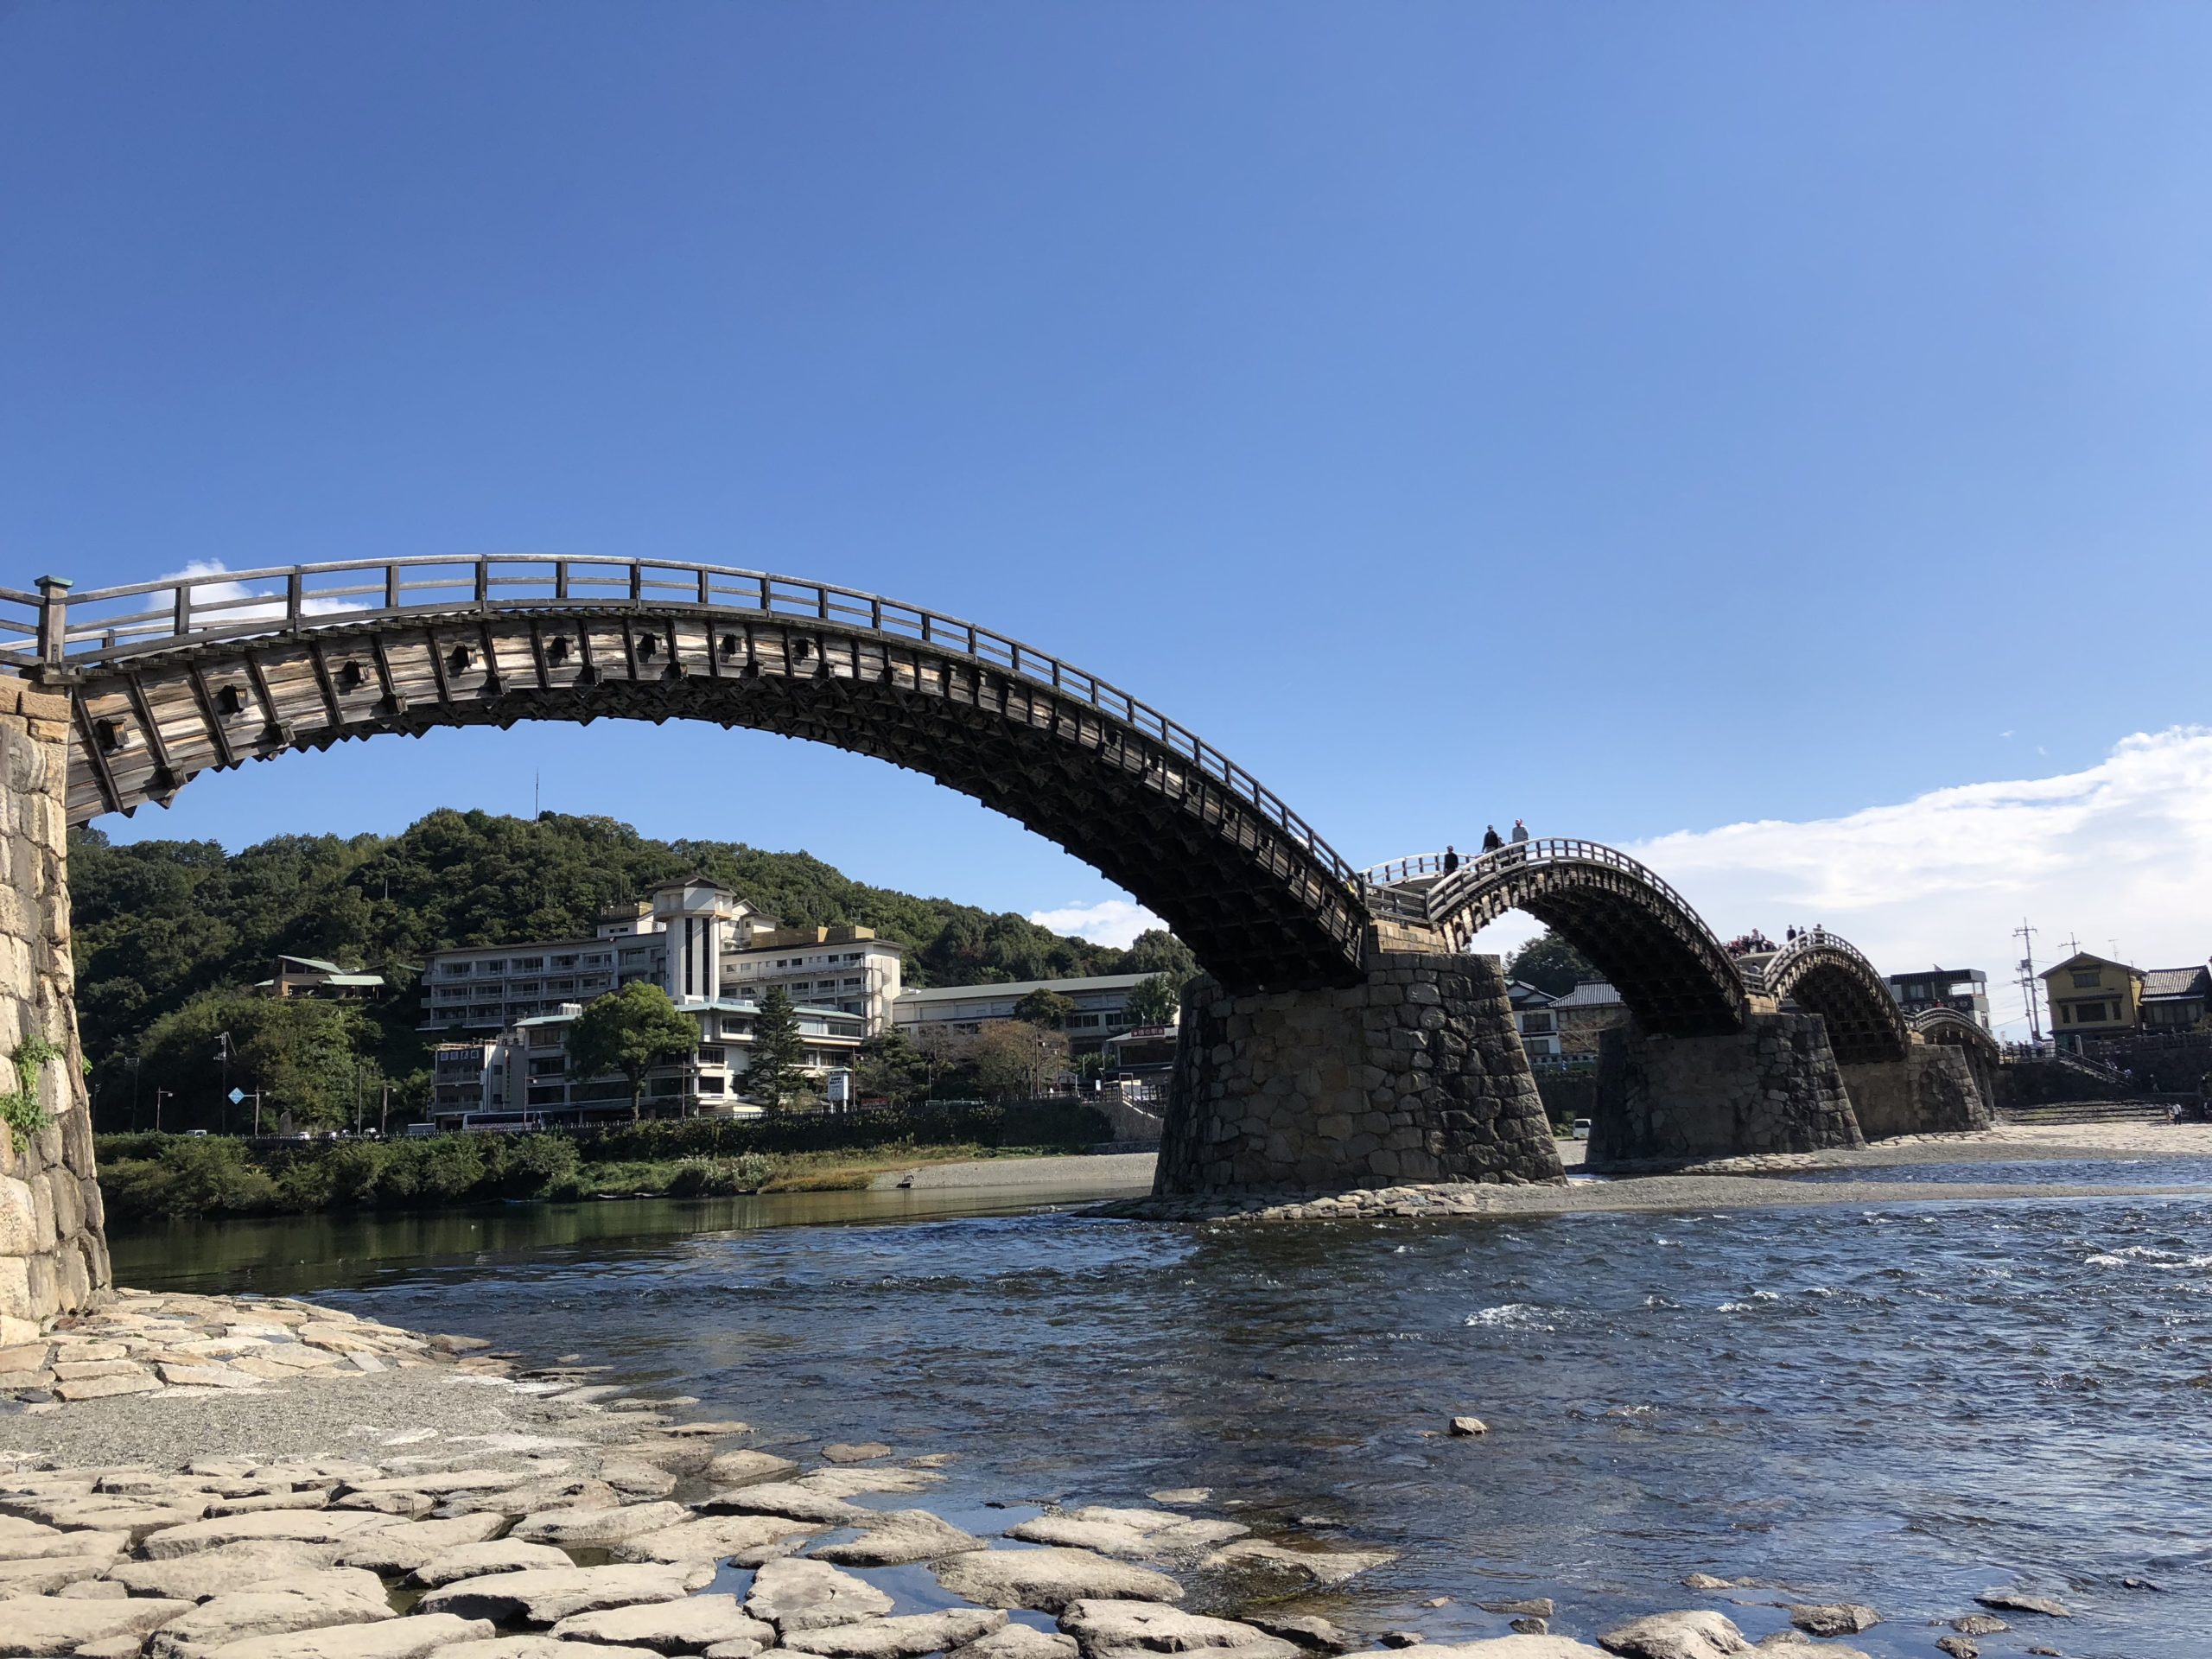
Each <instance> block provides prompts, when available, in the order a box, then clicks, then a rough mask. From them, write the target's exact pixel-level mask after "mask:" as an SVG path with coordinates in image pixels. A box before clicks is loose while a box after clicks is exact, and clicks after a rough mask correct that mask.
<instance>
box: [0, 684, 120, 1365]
mask: <svg viewBox="0 0 2212 1659" xmlns="http://www.w3.org/2000/svg"><path fill="white" fill-rule="evenodd" d="M68 739H69V703H68V699H67V697H64V696H57V695H55V694H54V693H52V692H48V691H43V690H40V689H39V688H37V687H35V686H34V685H32V684H31V683H29V682H28V681H25V680H20V679H13V678H10V677H6V676H3V675H0V861H4V864H5V876H6V880H5V885H4V886H3V887H0V1094H11V1093H16V1092H25V1093H29V1095H30V1096H31V1097H32V1102H33V1103H34V1104H35V1108H36V1109H37V1110H38V1112H39V1114H40V1115H41V1116H42V1117H43V1118H44V1119H45V1120H46V1122H45V1123H44V1127H42V1128H37V1129H36V1130H35V1132H33V1133H31V1134H29V1135H22V1134H19V1133H18V1132H17V1131H16V1129H14V1128H0V1348H5V1347H8V1346H10V1345H11V1344H16V1343H19V1342H28V1341H29V1340H30V1339H31V1338H34V1337H35V1336H36V1335H37V1334H38V1325H39V1321H41V1320H42V1319H47V1318H48V1317H50V1316H51V1315H53V1314H55V1313H70V1312H73V1311H75V1310H76V1309H79V1308H82V1307H86V1306H90V1305H91V1304H92V1303H93V1302H94V1301H96V1300H100V1299H101V1298H102V1296H103V1295H104V1294H105V1292H106V1291H107V1289H108V1287H109V1283H110V1281H109V1276H108V1262H107V1240H106V1237H105V1234H104V1232H103V1230H102V1225H101V1221H102V1217H101V1211H100V1189H99V1183H98V1182H97V1181H96V1180H95V1179H93V1170H92V1109H91V1106H90V1104H89V1103H87V1101H86V1097H85V1068H84V1056H83V1052H82V1051H81V1050H80V1049H79V1047H78V1046H77V1002H76V982H75V977H74V975H73V969H71V966H70V962H69V879H68V861H67V860H68V829H67V821H66V820H65V818H64V817H63V809H62V784H63V775H64V772H65V769H66V768H67V765H68V753H69V750H68ZM41 1043H43V1044H47V1045H50V1046H52V1047H53V1048H54V1050H55V1051H56V1052H54V1054H53V1056H52V1058H48V1059H46V1060H45V1061H44V1062H43V1063H42V1064H34V1063H30V1062H29V1061H28V1060H26V1063H25V1064H23V1065H21V1066H20V1068H18V1067H16V1066H15V1065H10V1064H8V1061H9V1059H10V1057H16V1056H23V1055H25V1054H26V1046H27V1045H28V1046H31V1047H32V1048H35V1046H38V1045H40V1044H41ZM19 1070H20V1071H23V1072H35V1076H18V1075H17V1073H18V1071H19Z"/></svg>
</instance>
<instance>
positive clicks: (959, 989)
mask: <svg viewBox="0 0 2212 1659" xmlns="http://www.w3.org/2000/svg"><path fill="white" fill-rule="evenodd" d="M1151 977H1152V976H1151V975H1149V974H1099V975H1096V976H1092V977H1090V978H1087V979H1025V980H1020V981H1018V982H1014V983H1013V984H1008V985H929V986H923V987H920V988H916V989H913V990H908V991H901V992H900V993H899V1000H898V1001H895V1002H893V1004H892V1005H891V1020H892V1024H893V1026H894V1027H896V1028H897V1029H898V1030H899V1031H900V1032H903V1033H905V1034H906V1036H907V1037H909V1038H911V1039H914V1040H915V1041H917V1042H918V1041H920V1040H922V1039H923V1037H924V1035H925V1033H928V1032H930V1031H932V1030H951V1031H961V1032H976V1031H981V1030H982V1028H983V1027H984V1025H985V1024H986V1023H988V1021H991V1020H1012V1019H1014V1018H1015V1017H1016V1016H1015V1014H1014V1008H1015V1007H1016V1006H1017V1005H1018V1004H1019V1003H1020V1001H1021V999H1022V998H1023V997H1025V996H1027V995H1029V994H1030V993H1031V992H1033V991H1054V992H1057V993H1058V994H1059V995H1062V996H1065V998H1067V999H1068V1001H1071V1002H1072V1003H1074V1004H1075V1012H1074V1013H1073V1014H1070V1015H1069V1016H1068V1017H1067V1020H1066V1023H1065V1025H1064V1026H1063V1027H1062V1029H1063V1030H1064V1031H1065V1032H1066V1033H1067V1039H1068V1052H1070V1053H1071V1054H1086V1053H1089V1052H1091V1051H1093V1050H1095V1049H1098V1048H1102V1047H1103V1046H1104V1045H1105V1042H1106V1039H1108V1038H1109V1037H1119V1036H1121V1035H1122V1033H1124V1032H1128V1031H1134V1030H1135V1028H1136V1023H1137V1022H1136V1021H1135V1020H1133V1019H1131V1018H1130V1017H1129V993H1130V992H1131V991H1133V990H1135V988H1137V987H1138V986H1139V985H1141V984H1142V983H1144V982H1145V981H1146V980H1147V979H1149V978H1151Z"/></svg>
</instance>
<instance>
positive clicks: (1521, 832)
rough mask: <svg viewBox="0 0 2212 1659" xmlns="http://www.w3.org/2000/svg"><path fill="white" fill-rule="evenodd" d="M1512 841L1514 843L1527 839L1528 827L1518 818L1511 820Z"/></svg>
mask: <svg viewBox="0 0 2212 1659" xmlns="http://www.w3.org/2000/svg"><path fill="white" fill-rule="evenodd" d="M1513 839H1514V841H1515V842H1523V841H1526V840H1528V839H1529V826H1528V825H1527V824H1525V823H1522V822H1521V820H1520V819H1518V818H1516V819H1514V820H1513Z"/></svg>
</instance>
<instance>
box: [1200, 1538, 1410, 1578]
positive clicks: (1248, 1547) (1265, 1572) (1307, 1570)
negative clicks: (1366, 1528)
mask: <svg viewBox="0 0 2212 1659" xmlns="http://www.w3.org/2000/svg"><path fill="white" fill-rule="evenodd" d="M1397 1559H1398V1558H1397V1556H1396V1554H1395V1553H1393V1552H1392V1551H1390V1550H1387V1549H1338V1548H1327V1549H1291V1548H1286V1547H1285V1546H1283V1545H1281V1544H1269V1543H1263V1542H1262V1541H1259V1540H1258V1539H1256V1538H1246V1539H1242V1540H1240V1541H1237V1542H1236V1543H1233V1544H1227V1545H1224V1547H1223V1548H1219V1549H1217V1550H1215V1551H1214V1552H1213V1554H1211V1555H1208V1556H1207V1557H1206V1558H1205V1560H1203V1561H1201V1562H1200V1563H1199V1565H1200V1566H1201V1567H1205V1568H1206V1569H1207V1570H1208V1571H1209V1572H1215V1573H1253V1574H1258V1575H1261V1576H1262V1577H1274V1578H1277V1579H1282V1578H1288V1579H1293V1580H1298V1579H1302V1580H1306V1582H1308V1583H1311V1584H1318V1585H1324V1586H1328V1585H1338V1584H1342V1583H1344V1581H1345V1580H1347V1579H1350V1578H1352V1577H1354V1576H1355V1575H1357V1574H1358V1573H1364V1572H1366V1571H1368V1569H1369V1568H1370V1567H1383V1566H1387V1565H1388V1564H1389V1563H1390V1562H1392V1561H1394V1560H1397Z"/></svg>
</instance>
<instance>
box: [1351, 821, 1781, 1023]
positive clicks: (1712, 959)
mask: <svg viewBox="0 0 2212 1659" xmlns="http://www.w3.org/2000/svg"><path fill="white" fill-rule="evenodd" d="M1445 862H1446V861H1445V859H1444V858H1442V857H1440V856H1439V855H1435V854H1428V855H1423V856H1422V857H1420V858H1415V859H1402V860H1399V861H1396V862H1395V863H1393V864H1388V865H1379V866H1377V867H1376V868H1374V869H1371V870H1370V871H1368V872H1367V873H1366V874H1367V879H1368V880H1370V884H1371V885H1372V886H1373V887H1375V888H1376V890H1377V891H1378V892H1383V893H1390V894H1393V895H1395V896H1396V898H1397V899H1398V900H1399V902H1400V903H1401V904H1403V903H1405V902H1406V901H1408V900H1409V899H1411V900H1415V901H1417V902H1418V904H1419V905H1420V906H1421V910H1422V912H1423V913H1424V914H1425V916H1426V918H1427V922H1428V925H1431V926H1433V927H1434V928H1436V929H1438V930H1439V931H1441V932H1443V933H1444V934H1445V935H1446V937H1447V938H1450V939H1451V941H1452V944H1453V946H1454V947H1455V948H1457V949H1459V950H1465V949H1466V948H1467V947H1468V945H1469V944H1470V943H1471V941H1472V940H1473V938H1474V936H1475V934H1476V933H1477V932H1478V931H1480V930H1481V929H1483V928H1484V927H1485V926H1487V925H1489V924H1490V923H1491V922H1493V921H1496V920H1497V918H1499V917H1500V916H1503V914H1505V912H1507V911H1510V910H1519V911H1525V912H1527V913H1528V914H1529V915H1531V916H1534V917H1535V918H1536V919H1537V920H1538V921H1540V922H1541V923H1543V924H1544V925H1545V926H1547V927H1548V928H1550V929H1551V930H1552V931H1554V933H1557V934H1558V935H1559V936H1560V938H1563V939H1566V940H1567V942H1568V943H1569V944H1572V945H1573V946H1574V948H1575V949H1576V950H1580V952H1581V953H1582V954H1583V955H1584V956H1586V957H1588V958H1589V959H1590V962H1591V963H1592V966H1594V967H1595V968H1596V969H1598V970H1599V972H1600V973H1602V974H1604V975H1605V977H1606V978H1607V979H1608V980H1609V981H1611V983H1612V985H1613V988H1615V989H1616V990H1618V992H1619V993H1620V996H1621V1001H1623V1002H1624V1003H1625V1004H1626V1005H1627V1007H1628V1010H1629V1012H1630V1014H1634V1015H1635V1016H1636V1020H1637V1024H1638V1025H1639V1026H1641V1027H1643V1030H1645V1031H1646V1032H1649V1033H1652V1034H1654V1035H1658V1036H1667V1037H1710V1036H1719V1035H1723V1034H1726V1033H1731V1032H1736V1031H1740V1030H1741V1029H1743V1027H1744V1022H1745V1016H1746V1015H1747V1014H1748V1013H1749V1011H1750V1008H1749V999H1748V996H1747V994H1746V989H1745V983H1744V980H1743V976H1741V975H1740V974H1739V973H1738V971H1737V969H1736V964H1735V963H1734V962H1733V960H1732V958H1731V957H1729V955H1728V952H1727V950H1726V948H1725V947H1724V946H1723V945H1722V944H1721V943H1720V941H1719V939H1717V938H1714V937H1713V930H1712V929H1710V928H1708V927H1707V925H1705V923H1704V921H1703V920H1702V919H1701V918H1700V917H1699V915H1698V913H1697V912H1695V911H1694V910H1692V909H1691V908H1690V906H1689V904H1688V901H1687V900H1685V899H1683V898H1682V896H1681V894H1680V893H1676V892H1675V890H1674V889H1673V888H1672V887H1669V886H1668V885H1667V884H1666V883H1665V882H1664V881H1662V880H1660V879H1659V878H1658V877H1657V876H1656V875H1655V874H1652V873H1651V871H1649V870H1648V869H1646V868H1644V867H1643V865H1642V864H1639V863H1638V862H1637V861H1636V860H1634V859H1632V858H1630V856H1629V855H1627V854H1625V853H1623V852H1618V851H1617V850H1615V849H1612V848H1611V847H1605V846H1602V845H1600V844H1599V843H1598V842H1592V841H1573V840H1563V839H1544V840H1535V841H1525V842H1516V843H1514V844H1511V845H1509V846H1506V847H1503V848H1501V849H1498V850H1497V851H1496V852H1493V853H1486V854H1484V855H1480V856H1478V857H1473V858H1469V859H1465V860H1464V861H1458V862H1457V863H1456V864H1455V866H1454V868H1452V869H1450V870H1448V871H1447V870H1446V869H1445V868H1444V866H1445Z"/></svg>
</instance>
